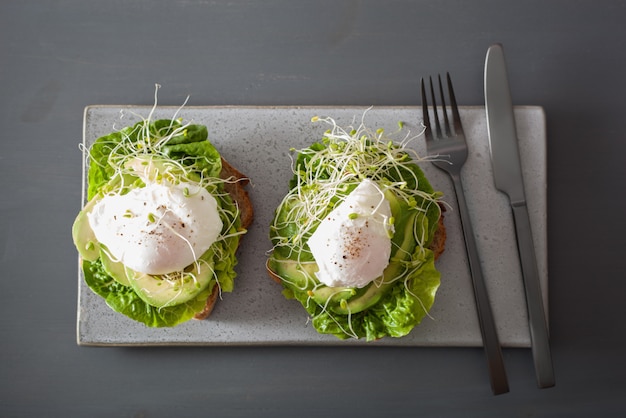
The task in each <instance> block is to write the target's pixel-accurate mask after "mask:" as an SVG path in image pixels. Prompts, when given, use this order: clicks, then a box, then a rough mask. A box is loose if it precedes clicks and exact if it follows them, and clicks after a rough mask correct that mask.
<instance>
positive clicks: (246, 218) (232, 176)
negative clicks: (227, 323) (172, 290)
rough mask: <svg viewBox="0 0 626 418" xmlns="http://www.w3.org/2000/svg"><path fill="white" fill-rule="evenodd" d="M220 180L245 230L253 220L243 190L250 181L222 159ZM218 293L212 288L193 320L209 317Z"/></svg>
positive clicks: (246, 194) (248, 197)
mask: <svg viewBox="0 0 626 418" xmlns="http://www.w3.org/2000/svg"><path fill="white" fill-rule="evenodd" d="M220 178H222V179H224V180H228V181H226V182H224V189H226V191H227V192H228V194H229V195H230V197H231V198H232V199H233V201H234V202H235V204H236V205H237V207H238V208H239V216H240V219H241V227H242V228H243V229H247V228H248V227H249V226H250V225H251V224H252V221H253V219H254V208H253V207H252V201H251V200H250V196H249V195H248V191H247V190H246V189H245V187H246V185H247V184H248V183H249V182H250V180H249V179H248V177H246V176H245V175H244V174H243V173H241V172H240V171H239V170H237V169H236V168H235V167H233V166H232V165H230V163H228V161H226V160H225V159H224V158H222V171H221V172H220ZM219 293H220V291H219V286H218V285H216V286H214V288H213V292H211V295H210V296H209V298H208V299H207V302H206V305H205V306H204V309H203V310H202V311H201V312H198V313H197V314H196V315H195V316H194V319H206V318H208V317H209V316H210V315H211V312H213V307H214V306H215V304H216V303H217V299H218V296H219Z"/></svg>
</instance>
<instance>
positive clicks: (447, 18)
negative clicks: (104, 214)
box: [0, 0, 626, 417]
mask: <svg viewBox="0 0 626 418" xmlns="http://www.w3.org/2000/svg"><path fill="white" fill-rule="evenodd" d="M625 20H626V4H625V3H624V2H622V1H591V0H588V1H571V0H555V1H544V0H537V1H519V0H517V1H502V2H501V1H487V0H476V1H465V0H459V1H452V0H448V1H446V0H424V1H409V0H406V1H401V0H398V1H379V2H374V1H330V0H319V1H315V2H296V1H293V0H282V1H277V0H276V1H273V0H267V1H262V2H261V1H220V0H217V1H201V0H189V1H182V0H180V1H158V0H154V1H138V0H135V1H126V0H125V1H121V0H114V1H106V2H104V1H83V0H81V1H79V0H65V1H22V2H16V1H11V2H2V3H0V92H1V99H0V104H1V109H0V122H1V126H2V128H3V134H2V137H1V138H0V191H1V192H2V198H1V199H0V211H1V215H2V216H1V217H0V279H1V281H0V312H1V314H2V324H1V325H0V335H1V336H2V338H1V340H0V415H1V416H8V417H14V416H28V417H30V416H54V417H56V416H67V417H74V416H76V417H79V416H81V417H82V416H92V417H98V416H102V417H110V416H120V417H169V416H207V415H209V414H211V415H212V416H220V417H244V416H255V417H263V416H267V417H282V416H285V417H292V416H324V415H326V416H342V415H343V416H360V417H379V416H418V415H419V416H463V417H465V416H480V417H502V416H519V417H521V416H524V417H526V416H533V417H538V416H568V417H571V416H580V417H587V416H624V415H625V413H626V405H625V402H624V401H623V394H624V392H626V378H625V374H624V368H623V366H622V364H623V355H624V352H626V332H624V331H625V329H626V326H625V325H624V317H625V314H624V311H625V310H624V303H623V301H624V295H625V294H626V281H625V280H624V271H626V258H625V257H624V250H625V249H626V242H625V238H624V237H625V236H626V228H625V227H626V223H625V222H624V213H625V211H626V195H625V194H624V193H623V190H624V186H623V183H624V179H625V178H626V168H625V166H624V155H625V154H626V140H624V135H623V132H624V124H623V120H624V111H625V110H626V95H625V94H624V93H625V92H624V89H623V86H624V69H625V68H626V48H625V46H626V45H625V41H624V40H625V39H626V26H625V25H624V21H625ZM445 24H449V25H451V27H450V28H449V29H445V28H442V26H443V25H445ZM493 42H502V43H503V44H504V47H505V52H506V54H507V60H508V66H509V72H510V74H509V76H510V81H511V84H512V93H513V97H514V102H515V104H530V105H539V106H543V107H544V109H545V112H546V117H547V137H548V141H547V143H548V230H547V232H548V237H549V240H548V254H549V262H548V264H549V277H550V289H549V291H550V295H551V298H550V326H551V330H552V334H551V336H552V344H553V356H554V365H555V371H556V379H557V380H556V381H557V385H556V387H555V388H552V389H545V390H538V389H537V388H536V385H535V379H534V374H533V367H532V360H531V358H530V351H529V350H528V349H521V348H520V349H516V348H507V349H505V350H504V357H505V362H506V365H507V371H508V374H509V378H510V381H511V392H510V393H509V394H506V395H501V396H498V397H493V396H492V395H491V391H490V389H489V384H488V379H487V374H486V366H485V359H484V355H483V353H482V351H481V350H480V349H478V348H438V347H437V348H435V347H433V348H406V347H350V348H344V347H298V348H292V347H242V348H232V347H146V348H133V349H128V348H93V347H79V346H77V345H76V341H75V334H76V329H75V323H76V301H77V286H76V252H75V250H74V248H73V245H72V242H71V238H70V230H69V226H70V225H71V222H72V220H73V218H74V216H75V214H76V212H77V210H78V209H79V207H80V161H81V156H80V151H79V150H78V145H77V144H78V143H79V142H80V141H81V137H82V117H83V108H84V107H85V106H87V105H90V104H94V103H96V104H103V103H105V104H119V103H123V104H151V103H152V89H153V85H154V83H155V82H159V83H161V84H162V85H163V86H164V87H163V89H162V90H161V93H160V103H162V104H171V105H178V104H180V103H181V102H182V101H183V100H184V98H185V97H186V96H187V95H188V94H192V96H191V99H190V105H214V104H217V105H224V104H232V105H239V104H249V105H268V104H276V105H302V104H309V105H344V104H348V105H365V106H369V105H393V106H396V105H417V104H419V98H418V91H419V88H418V83H419V77H420V76H422V75H427V74H432V73H435V72H438V71H446V70H447V71H450V72H451V74H452V76H453V78H454V80H455V90H456V93H457V98H458V100H459V102H460V104H463V105H481V104H483V97H482V90H483V86H482V75H483V63H484V58H485V53H486V50H487V47H488V46H489V45H490V44H491V43H493Z"/></svg>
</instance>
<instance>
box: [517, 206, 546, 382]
mask: <svg viewBox="0 0 626 418" xmlns="http://www.w3.org/2000/svg"><path fill="white" fill-rule="evenodd" d="M511 207H512V208H513V217H514V219H515V232H516V235H517V246H518V249H519V255H520V262H521V264H522V276H523V278H524V291H525V292H526V307H527V309H528V323H529V329H530V339H531V347H532V353H533V361H534V363H535V374H536V376H537V385H538V386H539V387H540V388H549V387H552V386H554V385H555V379H554V369H553V367H552V355H551V354H550V343H549V336H548V325H547V321H546V319H547V318H546V314H545V310H544V305H543V297H542V294H541V286H540V283H539V272H538V270H537V260H536V256H535V247H534V245H533V237H532V233H531V230H530V220H529V218H528V208H527V207H526V204H512V205H511Z"/></svg>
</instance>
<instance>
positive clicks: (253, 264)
mask: <svg viewBox="0 0 626 418" xmlns="http://www.w3.org/2000/svg"><path fill="white" fill-rule="evenodd" d="M150 110H151V108H149V107H132V106H89V107H87V108H86V109H85V117H84V144H85V146H87V147H88V146H90V145H91V144H92V143H93V142H94V141H95V139H96V138H98V137H100V136H102V135H105V134H107V133H109V132H112V131H113V130H115V129H119V128H121V127H124V126H127V125H131V124H133V123H134V122H136V121H138V120H139V117H138V115H141V116H144V117H145V116H147V115H148V114H149V112H150ZM177 110H178V108H175V107H159V108H158V109H157V110H156V112H155V114H154V115H153V118H154V119H156V118H171V117H172V116H173V115H174V114H175V112H176V111H177ZM366 110H367V108H365V107H307V106H303V107H252V106H250V107H185V108H183V109H182V110H180V113H179V115H178V116H180V117H182V118H183V119H184V120H185V121H188V122H192V123H199V124H204V125H206V126H207V127H208V130H209V140H210V141H211V142H212V143H213V144H215V146H216V147H217V148H218V150H219V151H220V152H221V153H222V155H223V156H224V157H225V158H226V159H227V160H228V161H230V162H231V163H232V164H233V165H234V166H235V167H238V168H239V169H240V170H242V171H243V172H244V173H246V174H247V175H248V176H249V177H250V178H251V180H252V185H251V186H250V187H249V191H250V195H251V198H252V201H253V204H254V206H255V213H256V217H255V222H254V224H253V226H252V227H251V228H250V230H249V232H248V234H247V235H246V236H245V237H244V240H243V243H242V246H241V248H240V250H239V265H238V266H237V271H238V277H237V279H236V284H235V286H236V288H235V291H234V292H233V293H225V294H224V295H223V299H222V300H220V301H218V303H217V305H216V307H215V309H214V311H213V313H212V315H211V316H210V318H209V319H207V320H203V321H196V320H192V321H189V322H187V323H184V324H181V325H179V326H177V327H174V328H169V329H162V328H159V329H153V328H148V327H146V326H144V325H143V324H141V323H137V322H134V321H132V320H130V319H128V318H126V317H125V316H123V315H121V314H118V313H116V312H114V311H112V310H111V309H109V308H108V307H107V306H106V304H105V303H104V300H103V299H102V298H100V297H99V296H96V295H95V294H93V293H92V292H91V290H90V289H89V288H88V287H87V285H86V284H85V283H84V281H83V277H82V272H80V269H79V280H78V287H79V298H78V321H77V340H78V344H81V345H346V346H349V345H366V344H367V345H402V346H480V345H482V340H481V336H480V330H479V327H478V321H477V317H476V309H475V304H474V297H473V292H472V286H471V279H470V275H469V271H468V267H467V261H466V256H465V249H464V246H463V239H462V234H461V229H460V224H459V220H458V216H457V213H456V201H455V197H454V191H453V189H452V185H451V183H450V181H449V179H448V177H447V176H446V175H445V174H444V173H443V172H441V171H439V170H437V169H436V168H434V167H433V166H432V165H431V164H429V163H424V164H422V168H423V170H424V171H425V173H426V175H427V177H428V178H429V180H430V182H431V184H432V185H433V186H434V187H435V188H436V189H438V190H441V191H443V192H444V194H445V201H447V202H448V203H449V204H450V208H449V209H448V211H447V213H446V218H445V219H446V221H445V222H446V226H447V230H448V241H447V243H446V251H445V253H444V254H443V256H442V257H441V258H440V259H439V261H438V263H437V265H438V268H439V270H440V271H441V273H442V279H441V286H440V288H439V290H438V292H437V298H436V300H435V304H434V306H433V308H432V310H431V312H430V317H427V318H425V319H424V320H423V321H422V323H421V324H420V325H419V326H418V327H416V328H415V329H414V330H413V331H412V332H411V333H410V334H409V335H408V336H407V337H404V338H399V339H392V338H386V339H383V340H380V341H376V342H370V343H366V342H365V341H362V340H339V339H337V338H336V337H334V336H327V335H319V334H318V333H317V332H316V331H315V330H314V329H313V328H312V326H311V325H310V323H309V322H308V318H307V314H306V312H305V311H304V309H302V307H301V306H300V304H299V303H298V302H296V301H294V300H286V299H285V298H284V297H283V296H282V294H281V289H282V288H281V286H279V285H278V284H276V283H275V282H273V281H272V280H270V279H269V278H268V277H267V276H266V274H265V260H266V258H267V252H268V250H270V248H271V244H270V241H269V238H268V225H269V224H270V221H271V219H272V217H273V214H274V209H275V208H276V206H277V205H278V203H279V202H280V200H281V199H282V196H283V195H284V194H285V193H286V192H287V188H288V186H287V184H288V181H289V179H290V177H291V171H290V170H291V160H290V158H289V149H290V148H291V147H295V148H303V147H305V146H307V145H309V144H310V143H312V142H313V141H316V140H319V139H320V138H321V136H322V133H323V132H324V131H325V130H326V129H327V128H328V126H327V125H325V124H324V123H319V122H318V123H312V122H311V117H312V116H315V115H319V116H331V117H333V118H334V119H335V120H336V121H337V122H338V123H339V124H340V125H349V124H353V123H354V122H355V121H356V122H357V123H358V122H360V120H361V118H362V116H363V115H364V112H366ZM460 113H461V119H462V121H463V126H464V128H465V132H466V135H467V138H468V142H469V146H470V155H469V159H468V161H467V163H466V165H465V167H464V172H463V180H464V182H465V192H466V194H467V197H468V201H469V202H468V204H469V206H470V211H471V216H472V222H473V224H474V228H475V233H476V237H477V241H478V246H479V252H480V255H481V257H482V264H483V269H484V274H485V277H486V280H487V281H488V289H489V292H490V298H491V301H492V305H493V311H494V315H495V318H496V324H497V328H498V332H499V336H500V340H501V343H502V344H503V345H504V346H508V347H528V346H530V335H529V331H528V325H527V320H526V306H525V298H524V290H523V285H522V277H521V270H520V266H519V261H518V256H517V247H516V241H515V232H514V229H513V220H512V215H511V212H510V208H509V205H508V201H507V199H506V197H505V196H504V195H503V194H501V193H499V192H498V191H496V190H495V188H494V186H493V179H492V174H491V162H490V158H489V146H488V140H487V127H486V121H485V112H484V109H483V108H482V107H463V108H461V109H460ZM515 116H516V119H517V130H518V134H519V140H520V153H521V158H522V165H523V170H524V176H525V178H524V179H525V182H526V191H527V198H528V205H529V211H530V217H531V223H532V228H533V234H534V240H535V246H536V252H537V259H538V262H539V273H540V277H541V282H542V289H543V293H544V301H545V303H546V310H547V300H548V297H547V296H548V295H547V288H548V278H547V272H548V268H547V235H546V135H545V115H544V112H543V109H542V108H541V107H534V106H530V107H517V108H516V109H515ZM399 121H402V122H404V123H405V127H406V128H407V129H409V130H410V131H411V134H412V135H414V136H416V135H418V134H419V133H420V132H421V131H422V128H421V109H420V108H418V107H374V108H372V109H370V110H369V111H367V112H366V113H365V123H366V125H368V126H370V127H374V128H378V127H382V128H385V130H386V132H395V131H396V130H397V129H398V122H399ZM399 138H401V137H399ZM411 146H412V147H414V148H415V149H416V150H417V151H418V152H419V153H420V154H421V155H425V144H424V140H423V137H421V136H420V137H418V138H416V139H415V140H414V141H413V142H412V143H411ZM83 186H85V184H84V179H83Z"/></svg>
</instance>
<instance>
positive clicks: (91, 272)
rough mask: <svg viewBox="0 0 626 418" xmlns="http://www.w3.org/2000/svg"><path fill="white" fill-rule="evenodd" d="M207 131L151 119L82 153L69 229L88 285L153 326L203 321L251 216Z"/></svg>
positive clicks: (230, 274)
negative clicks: (77, 205) (80, 183)
mask: <svg viewBox="0 0 626 418" xmlns="http://www.w3.org/2000/svg"><path fill="white" fill-rule="evenodd" d="M207 137H208V132H207V127H206V126H203V125H196V124H188V123H183V122H182V121H181V120H180V119H171V120H170V119H160V120H151V119H150V117H148V118H147V119H144V120H142V121H140V122H138V123H136V124H134V125H133V126H129V127H126V128H123V129H121V130H119V131H116V132H113V133H111V134H109V135H106V136H103V137H100V138H98V139H97V140H96V141H95V143H94V144H93V145H92V146H91V147H90V148H89V149H88V150H86V151H87V153H88V164H89V166H88V171H87V181H88V188H87V196H86V200H87V201H86V204H85V205H84V207H83V209H82V210H81V211H80V213H79V214H78V216H77V217H76V220H75V222H74V225H73V227H72V236H73V239H74V243H75V245H76V248H77V249H78V252H79V254H80V261H81V267H82V270H83V272H84V277H85V281H86V283H87V285H88V286H89V287H90V288H91V289H92V290H93V291H94V292H95V293H96V294H98V295H100V296H102V297H103V298H104V299H105V300H106V303H107V305H108V306H110V307H111V308H112V309H113V310H115V311H117V312H120V313H122V314H124V315H126V316H128V317H130V318H132V319H134V320H136V321H139V322H142V323H144V324H145V325H147V326H150V327H172V326H175V325H177V324H179V323H181V322H184V321H187V320H190V319H192V318H196V319H203V318H206V317H208V316H209V314H210V313H211V310H212V309H213V306H214V304H215V302H216V300H217V298H218V296H219V295H220V294H221V292H230V291H232V290H233V285H234V278H235V276H236V273H235V269H234V268H235V265H236V264H237V258H236V254H235V253H236V251H237V248H238V246H239V241H240V238H241V236H242V235H243V234H244V233H245V232H246V228H247V227H248V226H249V225H250V223H251V222H252V218H253V210H252V205H251V202H250V199H249V197H248V194H247V192H246V190H245V185H246V184H247V183H248V179H247V178H246V177H245V176H244V175H243V174H242V173H240V172H239V171H237V170H236V169H235V168H234V167H232V166H231V165H229V164H228V163H227V162H226V161H225V160H224V159H223V158H222V157H221V156H220V154H219V152H218V150H217V149H216V148H215V147H214V146H213V145H212V144H211V143H210V142H209V141H208V139H207Z"/></svg>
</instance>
